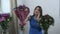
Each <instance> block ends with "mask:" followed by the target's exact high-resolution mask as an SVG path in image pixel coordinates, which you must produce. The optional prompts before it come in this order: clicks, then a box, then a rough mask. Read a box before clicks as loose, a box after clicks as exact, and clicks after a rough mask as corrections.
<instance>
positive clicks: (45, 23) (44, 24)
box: [38, 15, 54, 34]
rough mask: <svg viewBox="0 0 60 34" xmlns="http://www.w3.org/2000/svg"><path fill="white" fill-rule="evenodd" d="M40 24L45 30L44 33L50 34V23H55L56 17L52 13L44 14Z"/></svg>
mask: <svg viewBox="0 0 60 34" xmlns="http://www.w3.org/2000/svg"><path fill="white" fill-rule="evenodd" d="M38 23H39V25H40V26H41V28H42V29H43V30H44V34H48V29H49V27H50V25H54V19H53V17H51V16H50V15H44V16H42V17H41V18H40V20H39V22H38Z"/></svg>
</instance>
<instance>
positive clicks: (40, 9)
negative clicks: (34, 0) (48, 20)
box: [33, 6, 42, 17]
mask: <svg viewBox="0 0 60 34" xmlns="http://www.w3.org/2000/svg"><path fill="white" fill-rule="evenodd" d="M36 8H39V11H40V17H41V16H42V8H41V6H36V7H35V9H34V11H35V10H36ZM33 16H35V14H33Z"/></svg>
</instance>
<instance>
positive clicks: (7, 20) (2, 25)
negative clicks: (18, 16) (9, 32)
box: [0, 17, 12, 30]
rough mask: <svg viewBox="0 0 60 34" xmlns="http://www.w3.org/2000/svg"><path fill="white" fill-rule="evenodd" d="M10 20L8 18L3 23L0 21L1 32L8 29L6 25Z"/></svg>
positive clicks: (10, 18)
mask: <svg viewBox="0 0 60 34" xmlns="http://www.w3.org/2000/svg"><path fill="white" fill-rule="evenodd" d="M11 20H12V17H9V18H7V19H6V20H5V21H2V22H1V23H0V25H1V27H2V29H3V30H6V29H8V28H9V25H8V23H9V22H10V21H11Z"/></svg>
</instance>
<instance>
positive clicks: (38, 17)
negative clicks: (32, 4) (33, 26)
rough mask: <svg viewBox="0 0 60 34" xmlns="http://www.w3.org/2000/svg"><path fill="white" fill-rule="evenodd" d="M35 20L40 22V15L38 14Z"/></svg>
mask: <svg viewBox="0 0 60 34" xmlns="http://www.w3.org/2000/svg"><path fill="white" fill-rule="evenodd" d="M37 20H38V21H39V20H40V13H38V16H37Z"/></svg>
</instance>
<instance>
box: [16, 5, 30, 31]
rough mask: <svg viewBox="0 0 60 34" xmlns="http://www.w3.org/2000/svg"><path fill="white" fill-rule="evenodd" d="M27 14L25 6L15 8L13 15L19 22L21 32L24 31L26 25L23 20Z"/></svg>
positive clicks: (27, 9) (27, 10)
mask: <svg viewBox="0 0 60 34" xmlns="http://www.w3.org/2000/svg"><path fill="white" fill-rule="evenodd" d="M29 12H30V11H29V8H28V7H26V6H25V5H20V6H19V7H16V8H15V14H16V16H17V17H18V18H19V20H20V26H21V30H24V25H25V24H26V23H25V22H24V20H25V19H26V17H27V16H28V14H29Z"/></svg>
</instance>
